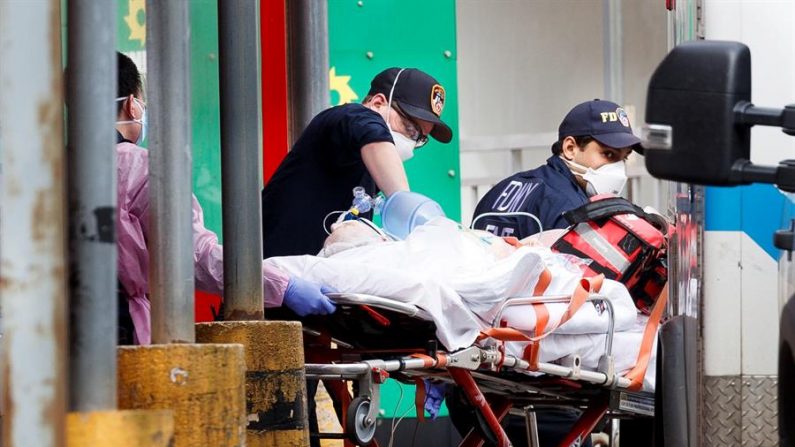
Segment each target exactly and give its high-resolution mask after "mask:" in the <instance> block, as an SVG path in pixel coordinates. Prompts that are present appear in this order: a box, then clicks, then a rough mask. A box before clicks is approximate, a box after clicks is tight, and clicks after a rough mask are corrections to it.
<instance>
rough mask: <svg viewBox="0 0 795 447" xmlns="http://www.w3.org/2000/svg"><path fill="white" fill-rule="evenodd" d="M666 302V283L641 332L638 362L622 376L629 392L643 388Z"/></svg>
mask: <svg viewBox="0 0 795 447" xmlns="http://www.w3.org/2000/svg"><path fill="white" fill-rule="evenodd" d="M667 301H668V283H666V284H665V286H664V287H663V289H662V292H661V293H660V297H659V298H657V301H656V302H655V303H654V307H653V308H652V310H651V315H649V320H648V321H647V322H646V328H645V329H644V330H643V339H642V340H641V342H640V352H639V353H638V360H637V361H636V362H635V367H634V368H632V369H631V370H630V371H629V372H628V373H627V374H626V376H624V377H626V378H627V379H629V380H630V385H629V389H630V390H633V391H636V390H639V389H641V388H642V387H643V378H644V377H645V376H646V368H648V366H649V358H650V357H651V349H652V347H653V346H654V340H655V339H656V338H657V328H658V327H659V326H660V320H661V319H662V314H663V311H664V310H665V303H666V302H667Z"/></svg>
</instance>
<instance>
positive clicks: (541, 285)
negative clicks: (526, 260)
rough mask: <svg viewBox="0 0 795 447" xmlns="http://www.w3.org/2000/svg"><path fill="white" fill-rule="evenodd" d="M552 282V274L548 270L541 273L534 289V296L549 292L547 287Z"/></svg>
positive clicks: (545, 269)
mask: <svg viewBox="0 0 795 447" xmlns="http://www.w3.org/2000/svg"><path fill="white" fill-rule="evenodd" d="M551 282H552V272H550V271H549V269H548V268H544V271H543V272H541V275H540V276H539V277H538V282H536V286H535V288H534V289H533V296H541V295H543V294H544V292H546V291H547V287H549V284H550V283H551Z"/></svg>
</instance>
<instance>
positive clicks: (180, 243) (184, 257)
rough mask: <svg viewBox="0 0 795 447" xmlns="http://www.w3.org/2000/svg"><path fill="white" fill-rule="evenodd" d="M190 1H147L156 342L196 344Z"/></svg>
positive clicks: (151, 276) (152, 297)
mask: <svg viewBox="0 0 795 447" xmlns="http://www.w3.org/2000/svg"><path fill="white" fill-rule="evenodd" d="M189 6H190V4H189V3H188V2H186V1H168V2H163V1H157V0H147V2H146V10H147V15H146V34H147V45H146V47H147V51H146V53H147V54H146V62H147V66H148V72H147V75H148V82H147V89H148V90H147V93H148V96H147V107H148V108H147V112H148V114H149V124H151V125H150V127H151V132H150V133H149V134H150V135H151V137H148V138H149V194H150V197H151V206H152V210H151V214H150V218H151V222H150V228H151V233H150V234H151V240H150V241H149V244H150V250H149V261H150V264H149V292H150V301H151V303H152V343H155V344H163V343H193V342H194V341H195V335H194V329H193V325H194V308H193V278H194V271H193V228H192V226H191V221H192V212H191V200H192V197H191V191H192V185H191V168H192V160H191V121H190V117H191V114H190V30H189V28H190V25H189V22H188V17H189V14H188V10H189Z"/></svg>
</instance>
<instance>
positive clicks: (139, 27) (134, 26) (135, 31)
mask: <svg viewBox="0 0 795 447" xmlns="http://www.w3.org/2000/svg"><path fill="white" fill-rule="evenodd" d="M127 5H128V10H129V12H128V13H127V15H126V16H124V22H125V23H126V24H127V26H129V27H130V37H129V39H130V40H137V41H139V42H141V47H143V46H144V44H146V25H145V24H143V23H138V13H139V12H141V11H143V12H144V13H146V0H128V3H127Z"/></svg>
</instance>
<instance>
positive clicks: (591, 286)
mask: <svg viewBox="0 0 795 447" xmlns="http://www.w3.org/2000/svg"><path fill="white" fill-rule="evenodd" d="M604 279H605V276H604V275H601V274H600V275H597V276H594V277H592V278H583V279H581V280H580V282H579V284H577V288H576V289H575V290H574V293H573V294H572V295H571V299H570V300H569V306H568V307H567V308H566V311H565V312H564V313H563V316H562V317H561V319H560V321H559V322H558V323H557V324H555V325H552V326H551V327H550V328H549V330H548V331H546V332H544V333H542V334H538V335H536V336H534V337H528V336H527V335H525V334H524V333H523V332H521V331H518V330H516V329H513V328H507V327H501V328H488V329H486V330H483V331H481V332H480V335H479V336H478V338H477V339H478V341H479V340H483V339H485V338H493V339H495V340H500V341H538V340H541V339H543V338H544V337H546V336H547V335H549V334H551V333H552V332H553V331H554V330H555V329H556V328H557V327H558V326H560V325H562V324H563V323H565V322H567V321H569V319H570V318H571V317H572V316H574V314H576V313H577V311H578V310H580V307H582V305H583V304H584V303H585V300H586V299H587V298H588V296H589V295H590V294H591V293H595V292H598V291H599V290H600V289H601V287H602V283H603V282H604ZM536 324H538V318H536Z"/></svg>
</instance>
